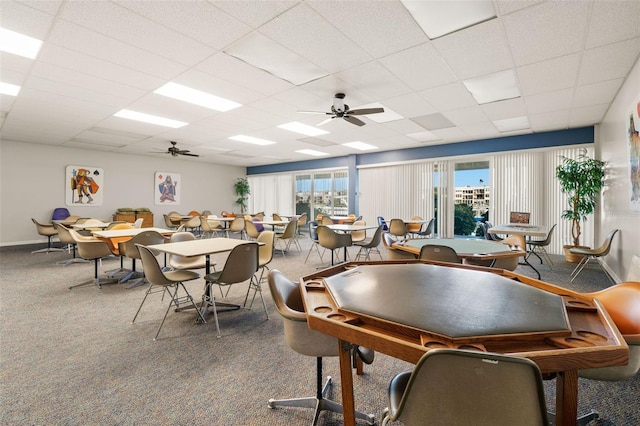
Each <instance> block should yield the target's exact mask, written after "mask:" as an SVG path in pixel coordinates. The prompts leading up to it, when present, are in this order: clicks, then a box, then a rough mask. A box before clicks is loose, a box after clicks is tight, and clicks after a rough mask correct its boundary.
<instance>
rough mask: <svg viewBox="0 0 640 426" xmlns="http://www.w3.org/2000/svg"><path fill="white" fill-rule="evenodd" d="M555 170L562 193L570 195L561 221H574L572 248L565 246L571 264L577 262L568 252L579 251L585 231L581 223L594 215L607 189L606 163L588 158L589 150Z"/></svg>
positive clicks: (564, 162) (566, 161) (567, 159)
mask: <svg viewBox="0 0 640 426" xmlns="http://www.w3.org/2000/svg"><path fill="white" fill-rule="evenodd" d="M562 159H563V161H562V164H560V165H559V166H558V167H556V177H557V178H558V180H559V181H560V187H561V190H562V192H564V193H565V194H567V201H568V203H569V205H568V208H567V209H566V210H565V211H564V212H562V218H563V219H566V220H569V221H571V245H565V246H564V249H565V256H566V257H567V261H569V262H577V261H579V260H580V259H579V258H580V256H578V258H577V259H576V258H574V256H573V255H571V253H569V249H570V248H572V247H580V235H581V234H582V229H581V227H580V222H581V221H582V220H585V219H586V218H587V215H589V214H591V213H593V212H594V210H595V208H596V202H597V201H598V197H599V196H600V191H601V190H602V187H603V186H604V177H605V162H604V161H600V160H596V159H594V158H590V157H589V156H587V152H586V149H585V150H583V151H582V152H581V153H580V154H579V155H578V157H577V158H576V159H573V158H568V157H564V156H563V157H562Z"/></svg>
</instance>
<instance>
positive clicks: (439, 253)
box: [419, 244, 462, 263]
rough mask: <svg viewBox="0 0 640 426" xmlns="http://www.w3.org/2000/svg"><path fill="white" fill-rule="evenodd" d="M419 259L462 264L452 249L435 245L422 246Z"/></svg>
mask: <svg viewBox="0 0 640 426" xmlns="http://www.w3.org/2000/svg"><path fill="white" fill-rule="evenodd" d="M419 259H422V260H433V261H436V262H449V263H462V260H460V258H459V257H458V254H457V253H456V251H455V250H454V249H452V248H451V247H447V246H442V245H437V244H429V245H424V246H422V248H421V249H420V257H419Z"/></svg>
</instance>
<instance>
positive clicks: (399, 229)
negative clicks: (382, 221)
mask: <svg viewBox="0 0 640 426" xmlns="http://www.w3.org/2000/svg"><path fill="white" fill-rule="evenodd" d="M389 234H391V235H393V236H394V237H395V239H396V240H398V241H401V240H404V239H406V237H407V225H406V224H405V223H404V220H402V219H391V222H389Z"/></svg>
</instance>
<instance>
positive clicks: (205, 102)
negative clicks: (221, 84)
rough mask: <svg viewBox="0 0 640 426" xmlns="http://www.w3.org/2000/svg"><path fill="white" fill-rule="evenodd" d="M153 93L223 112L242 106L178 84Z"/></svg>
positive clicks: (168, 84) (161, 88) (171, 84)
mask: <svg viewBox="0 0 640 426" xmlns="http://www.w3.org/2000/svg"><path fill="white" fill-rule="evenodd" d="M153 93H157V94H158V95H162V96H167V97H169V98H173V99H177V100H179V101H183V102H188V103H190V104H194V105H199V106H203V107H205V108H209V109H213V110H216V111H222V112H224V111H229V110H232V109H234V108H238V107H240V106H242V104H239V103H237V102H233V101H230V100H228V99H224V98H221V97H219V96H215V95H212V94H210V93H207V92H203V91H201V90H197V89H192V88H191V87H187V86H183V85H181V84H177V83H167V84H165V85H164V86H162V87H160V88H159V89H157V90H155V91H154V92H153Z"/></svg>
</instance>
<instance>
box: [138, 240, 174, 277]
mask: <svg viewBox="0 0 640 426" xmlns="http://www.w3.org/2000/svg"><path fill="white" fill-rule="evenodd" d="M136 247H137V248H138V252H139V259H140V260H141V261H142V267H143V268H144V276H145V278H146V279H147V281H149V283H151V284H152V285H161V286H167V285H172V284H174V282H173V281H171V280H169V279H168V278H167V277H166V276H165V275H164V273H163V272H162V267H160V264H159V263H158V259H157V258H156V256H155V254H154V253H153V252H152V251H151V249H150V248H148V247H145V246H143V245H142V244H136Z"/></svg>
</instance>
